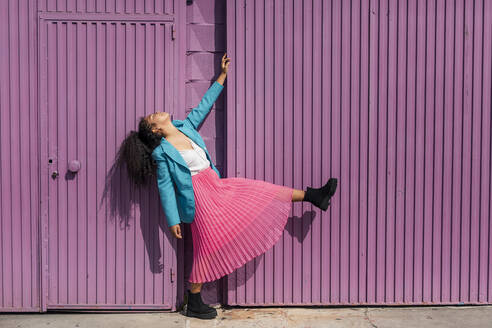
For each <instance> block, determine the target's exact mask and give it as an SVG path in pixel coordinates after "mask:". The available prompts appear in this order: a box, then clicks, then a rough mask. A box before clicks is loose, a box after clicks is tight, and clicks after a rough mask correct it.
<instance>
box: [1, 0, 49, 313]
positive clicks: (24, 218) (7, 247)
mask: <svg viewBox="0 0 492 328" xmlns="http://www.w3.org/2000/svg"><path fill="white" fill-rule="evenodd" d="M35 17H36V4H35V3H34V2H33V1H27V0H22V1H0V189H1V193H0V311H38V310H39V309H40V302H39V296H40V290H39V288H40V284H39V269H38V265H39V263H38V261H39V253H38V250H39V247H38V243H39V242H40V240H39V238H38V233H39V231H38V228H39V220H38V218H39V215H40V213H39V201H40V195H39V175H38V172H39V153H38V143H39V138H38V131H39V130H38V126H37V115H38V109H37V106H38V101H37V99H36V97H37V91H36V88H37V79H36V64H37V63H36V60H37V53H36V51H37V49H36V20H35Z"/></svg>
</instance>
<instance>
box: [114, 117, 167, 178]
mask: <svg viewBox="0 0 492 328" xmlns="http://www.w3.org/2000/svg"><path fill="white" fill-rule="evenodd" d="M139 120H140V121H139V123H138V132H137V131H130V133H129V134H128V135H127V137H126V138H125V140H123V143H122V144H121V147H120V149H119V151H118V155H117V162H118V163H119V164H125V165H126V168H127V172H128V175H129V177H130V180H131V181H132V182H133V183H134V184H135V185H137V186H143V185H147V184H148V182H149V179H148V178H150V177H155V175H156V174H155V173H156V167H157V164H156V163H155V161H154V159H153V158H152V151H153V150H154V149H155V148H156V147H157V146H159V144H160V142H161V140H162V138H163V137H164V136H163V135H161V134H159V133H154V132H152V125H151V124H149V122H147V120H146V119H145V117H140V119H139Z"/></svg>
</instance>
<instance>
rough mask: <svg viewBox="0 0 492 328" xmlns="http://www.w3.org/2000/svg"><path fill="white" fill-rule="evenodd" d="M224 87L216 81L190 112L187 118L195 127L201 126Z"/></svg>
mask: <svg viewBox="0 0 492 328" xmlns="http://www.w3.org/2000/svg"><path fill="white" fill-rule="evenodd" d="M222 89H224V86H223V85H222V84H220V83H219V82H217V81H215V82H214V83H213V84H212V86H211V87H210V88H209V89H208V90H207V92H206V93H205V95H204V96H203V98H202V100H201V101H200V103H199V104H198V106H196V107H195V108H193V109H192V110H191V112H190V113H189V114H188V116H187V117H186V119H185V120H186V121H188V122H189V123H190V124H191V125H192V126H193V128H194V129H198V126H200V124H202V122H203V120H204V119H205V117H207V114H208V113H209V112H210V108H212V105H213V104H214V102H215V101H216V100H217V97H218V96H219V94H220V92H221V91H222Z"/></svg>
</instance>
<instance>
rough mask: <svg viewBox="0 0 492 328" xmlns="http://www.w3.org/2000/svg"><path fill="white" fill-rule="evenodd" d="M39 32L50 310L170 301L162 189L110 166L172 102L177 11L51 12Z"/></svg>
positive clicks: (172, 274)
mask: <svg viewBox="0 0 492 328" xmlns="http://www.w3.org/2000/svg"><path fill="white" fill-rule="evenodd" d="M39 41H40V42H39V45H40V48H39V49H40V50H39V62H40V66H39V69H40V89H39V90H40V127H41V140H40V147H41V148H40V149H41V194H42V196H41V197H42V199H41V210H42V214H41V236H42V267H41V271H42V273H41V275H42V299H43V305H44V306H43V310H46V309H53V308H65V309H66V308H76V309H83V308H90V309H98V308H120V309H121V308H123V309H151V308H152V309H157V308H160V309H174V308H175V299H176V255H175V251H174V249H175V248H176V241H175V238H172V236H170V235H169V232H168V229H167V227H166V226H165V224H164V222H165V218H164V214H163V212H162V209H161V206H160V203H159V201H158V192H157V188H156V186H155V184H153V185H152V186H151V187H149V188H146V189H141V190H138V189H134V188H132V187H131V185H130V184H129V183H128V181H127V178H126V174H125V172H123V171H120V170H119V169H117V170H115V171H111V167H112V165H113V161H114V159H115V156H116V151H117V150H118V147H119V145H120V143H121V141H122V140H123V138H124V137H125V136H126V134H127V133H128V132H129V131H130V130H135V129H136V122H137V120H138V118H139V117H140V116H144V115H146V114H148V113H150V112H154V111H156V110H157V111H162V110H166V109H168V108H171V106H172V105H173V104H174V103H175V91H176V89H175V82H174V81H175V78H176V77H175V69H174V67H175V65H174V61H175V58H176V56H175V46H174V40H173V18H172V16H166V15H159V16H153V15H145V16H144V15H140V16H138V15H133V16H131V15H128V16H125V15H120V14H118V15H117V14H101V15H92V16H91V15H88V16H87V15H86V16H83V15H82V16H81V15H71V14H69V13H68V14H64V13H46V14H42V15H41V18H40V20H39Z"/></svg>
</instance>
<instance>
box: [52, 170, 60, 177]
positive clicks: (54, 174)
mask: <svg viewBox="0 0 492 328" xmlns="http://www.w3.org/2000/svg"><path fill="white" fill-rule="evenodd" d="M59 175H60V173H58V171H53V173H51V177H52V178H53V179H56V178H57V177H58V176H59Z"/></svg>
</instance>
